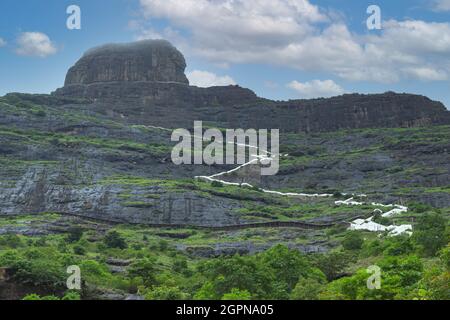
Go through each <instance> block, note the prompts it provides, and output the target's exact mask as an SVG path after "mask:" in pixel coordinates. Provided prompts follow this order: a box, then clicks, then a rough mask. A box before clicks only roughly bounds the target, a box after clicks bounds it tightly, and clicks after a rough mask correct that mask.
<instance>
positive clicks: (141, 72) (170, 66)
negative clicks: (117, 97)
mask: <svg viewBox="0 0 450 320" xmlns="http://www.w3.org/2000/svg"><path fill="white" fill-rule="evenodd" d="M185 68H186V61H185V60H184V57H183V55H182V54H181V53H180V52H179V51H178V50H177V49H176V48H175V47H173V46H172V45H171V44H170V43H169V42H167V41H164V40H144V41H139V42H134V43H127V44H108V45H104V46H101V47H97V48H94V49H91V50H89V51H88V52H86V53H85V54H84V56H83V57H82V58H81V59H80V60H79V61H78V62H77V63H76V64H75V66H73V67H72V68H70V70H69V72H68V73H67V76H66V81H65V86H71V85H88V84H92V83H98V82H137V81H152V82H176V83H183V84H189V81H188V79H187V78H186V76H185V74H184V70H185Z"/></svg>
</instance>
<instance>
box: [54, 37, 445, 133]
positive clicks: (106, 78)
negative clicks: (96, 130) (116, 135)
mask: <svg viewBox="0 0 450 320" xmlns="http://www.w3.org/2000/svg"><path fill="white" fill-rule="evenodd" d="M185 67H186V63H185V60H184V57H183V55H182V54H181V53H180V52H179V51H178V50H177V49H175V48H174V47H173V46H172V45H170V44H169V43H168V42H165V41H142V42H137V43H132V44H125V45H106V46H102V47H99V48H95V49H92V50H90V51H88V52H87V53H86V54H85V55H84V56H83V57H82V58H81V59H80V60H79V61H78V62H77V63H76V64H75V66H73V67H72V68H71V69H70V70H69V72H68V74H67V78H66V83H65V86H64V87H63V88H61V89H58V90H57V91H56V92H55V93H54V95H55V96H58V97H72V98H73V97H76V98H87V99H90V100H91V101H92V105H91V109H92V110H95V111H99V112H108V113H110V114H111V115H113V116H114V115H115V116H119V117H123V116H125V117H126V118H127V119H129V121H130V123H139V124H146V125H163V126H165V127H168V128H178V127H185V128H186V127H191V126H192V124H193V122H194V121H195V120H203V121H208V122H215V123H217V124H218V125H219V126H220V127H224V128H235V127H243V128H277V129H281V131H284V132H325V131H335V130H340V129H355V128H380V127H418V126H427V125H442V124H450V112H449V111H448V110H446V108H445V107H444V105H443V104H442V103H439V102H435V101H431V100H430V99H428V98H426V97H423V96H417V95H411V94H395V93H385V94H379V95H358V94H354V95H343V96H340V97H335V98H331V99H315V100H292V101H287V102H275V101H270V100H267V99H262V98H259V97H257V96H256V94H255V93H253V92H252V91H251V90H249V89H244V88H241V87H238V86H228V87H212V88H198V87H192V86H189V84H188V80H187V78H186V76H185V75H184V69H185Z"/></svg>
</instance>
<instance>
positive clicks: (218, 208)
mask: <svg viewBox="0 0 450 320" xmlns="http://www.w3.org/2000/svg"><path fill="white" fill-rule="evenodd" d="M142 50H144V51H145V52H147V53H148V52H151V54H149V55H147V54H145V55H142V54H141V53H142ZM149 56H151V59H152V60H151V61H147V59H148V57H149ZM121 61H126V66H128V67H127V68H124V67H121V66H122V65H121V63H120V62H121ZM92 66H95V68H94V67H92ZM185 67H186V64H185V61H184V58H183V56H182V55H181V53H179V52H178V50H176V49H175V48H173V47H172V46H171V45H170V44H168V43H166V42H145V43H138V44H135V45H130V46H129V47H127V46H125V47H122V46H119V47H116V46H104V47H100V48H97V49H94V50H92V51H90V52H88V53H87V54H86V55H85V56H84V57H82V59H81V60H80V61H79V62H77V63H76V64H75V66H74V67H73V68H71V69H70V71H69V73H68V76H67V79H66V84H65V86H64V87H63V88H61V89H58V90H56V91H55V93H53V94H52V95H30V94H19V93H11V94H8V95H5V96H4V97H1V98H0V250H1V251H2V253H0V267H5V268H6V269H7V270H9V271H8V272H12V275H11V279H12V281H9V282H8V281H7V282H2V279H1V278H0V289H1V290H0V298H7V297H9V298H11V297H13V298H17V299H18V298H22V297H23V296H24V295H26V294H29V293H38V294H41V295H47V294H55V295H60V296H61V295H62V293H63V291H64V290H62V287H61V283H59V282H58V281H60V280H61V279H60V278H61V277H62V276H61V272H60V271H61V270H60V269H61V268H62V267H64V266H65V264H64V263H65V262H64V261H66V259H68V260H70V261H71V263H76V264H80V265H82V266H84V268H85V270H89V271H87V272H86V273H87V275H88V276H87V279H85V280H86V281H87V282H88V283H89V285H90V286H89V289H88V290H86V291H85V292H84V293H83V294H84V295H85V297H90V298H95V299H124V298H126V297H128V298H130V297H131V298H136V297H137V296H136V294H137V293H139V294H138V296H143V295H146V292H147V291H148V290H150V289H149V288H153V289H152V290H154V291H152V293H151V294H153V295H157V293H155V290H156V289H155V288H162V287H164V288H165V289H164V290H169V289H170V288H176V290H178V291H176V290H175V289H174V290H175V291H174V292H172V293H173V294H174V295H175V296H176V297H177V298H186V297H187V298H193V297H194V296H196V295H197V297H198V298H216V299H217V298H218V299H220V298H222V296H223V295H224V294H226V293H229V292H230V291H232V289H235V288H237V287H239V285H238V284H235V283H234V282H233V281H236V278H233V277H232V279H231V280H229V281H230V283H233V284H235V285H236V287H230V288H228V287H226V288H222V287H220V286H219V284H218V282H220V279H219V278H220V277H219V275H220V274H221V272H222V271H223V269H221V268H225V267H224V266H226V264H227V263H228V262H227V261H229V260H227V258H220V259H214V258H215V257H219V256H226V257H230V256H233V255H235V254H241V255H243V256H244V257H242V258H239V257H234V258H230V259H231V260H232V261H233V263H236V264H237V265H240V264H242V265H245V266H246V268H248V270H250V271H248V272H246V273H245V274H246V276H248V277H250V274H252V273H253V271H254V270H259V269H258V268H262V270H266V269H265V268H269V269H270V270H272V269H273V270H272V271H270V272H274V274H276V273H277V272H279V271H280V270H278V271H277V267H276V266H275V264H272V262H270V261H272V260H274V261H275V260H277V257H278V256H284V257H288V256H289V255H292V257H293V258H292V259H293V260H295V259H297V260H298V261H297V260H295V261H297V262H298V263H299V264H301V263H304V264H305V266H307V267H306V269H307V270H309V271H308V272H307V273H308V274H309V275H310V274H316V275H317V274H319V273H320V274H321V276H318V278H317V279H313V280H314V281H315V282H316V284H317V285H318V286H319V285H320V286H322V287H323V288H322V289H323V290H325V289H324V288H325V286H327V285H328V286H330V287H327V288H328V289H327V290H325V291H326V292H327V294H329V295H331V293H330V292H332V293H333V294H337V293H336V292H335V291H333V290H337V289H336V288H335V287H333V286H335V284H333V283H334V281H338V280H339V279H340V278H342V277H345V276H347V277H351V276H356V275H357V274H358V273H357V272H356V271H357V270H359V269H360V268H365V267H366V264H367V263H366V262H367V261H366V260H369V261H371V262H373V263H375V262H376V261H378V260H380V261H381V262H380V263H381V264H382V263H388V262H386V261H384V260H382V259H383V256H384V255H388V256H397V255H396V254H394V253H392V252H394V251H396V250H397V251H399V250H400V251H401V250H404V251H402V252H401V254H400V255H402V254H411V255H415V254H419V252H420V253H423V252H422V251H423V248H422V249H421V247H420V245H422V243H421V242H420V240H417V239H416V238H414V237H415V236H414V235H413V237H412V238H410V237H409V236H405V235H403V236H401V237H399V238H398V239H397V240H395V239H394V238H392V237H391V235H392V233H391V231H392V229H389V230H388V231H385V232H379V233H374V232H369V230H368V229H365V230H362V231H360V232H357V233H353V232H350V233H349V232H348V231H347V229H348V228H349V227H352V228H355V221H357V219H368V218H374V219H375V221H376V222H377V223H378V224H379V225H381V226H385V227H389V226H397V227H398V226H399V225H400V226H401V225H403V226H405V225H406V226H409V225H411V226H412V233H413V234H414V233H415V232H416V230H418V234H420V232H421V230H422V228H423V226H424V225H425V224H426V223H428V222H427V221H426V220H424V219H425V218H424V217H428V216H429V215H431V216H432V217H434V218H436V216H437V217H438V218H439V219H441V220H439V223H438V225H437V226H435V228H437V229H439V228H441V229H442V228H443V229H442V230H444V231H442V230H441V229H439V230H440V231H439V232H440V234H439V235H440V236H441V237H443V238H444V240H443V243H444V244H440V247H439V248H438V249H441V248H442V247H443V246H444V245H445V244H446V243H447V242H448V233H445V232H448V230H447V231H445V229H446V227H447V229H448V218H449V216H450V161H449V159H450V112H449V111H447V110H446V109H445V107H444V106H443V105H442V104H441V103H439V102H435V101H431V100H430V99H428V98H426V97H422V96H417V95H411V94H395V93H385V94H379V95H359V94H353V95H344V96H340V97H335V98H331V99H315V100H292V101H286V102H279V101H269V100H266V99H262V98H259V97H257V96H256V95H255V94H254V93H253V92H251V91H250V90H248V89H243V88H240V87H236V86H230V87H213V88H197V87H192V86H189V85H188V83H187V78H186V77H185V76H184V68H185ZM143 70H147V71H148V72H143ZM195 120H203V121H204V123H206V124H207V125H208V127H217V128H220V129H223V128H239V127H242V128H267V129H270V128H279V129H280V130H281V139H280V140H281V141H280V142H281V143H280V144H281V150H280V153H281V154H282V155H283V156H282V157H281V159H280V161H281V163H280V165H281V167H280V172H279V173H278V175H276V176H271V177H260V176H258V175H256V176H255V174H254V172H252V169H254V168H253V166H247V167H244V168H243V169H242V170H238V171H235V172H233V173H230V174H223V175H221V176H220V181H212V180H208V179H198V178H196V177H199V176H200V177H207V178H208V177H211V176H213V175H215V174H218V173H221V172H226V171H229V170H231V169H233V168H235V166H225V165H224V166H218V165H214V166H207V165H183V166H176V165H174V164H173V163H172V161H171V151H172V148H173V146H174V143H172V142H171V141H170V136H171V133H172V129H176V128H179V127H182V128H191V127H192V125H193V122H194V121H195ZM213 180H214V179H213ZM211 181H212V182H211ZM233 184H234V185H233ZM246 184H250V185H251V187H249V186H247V185H246ZM349 198H353V201H354V202H356V203H355V204H354V205H348V203H346V202H345V201H346V200H348V199H349ZM342 203H344V205H342ZM389 205H390V207H389ZM403 207H406V208H407V210H406V211H405V210H404V211H402V212H400V214H398V215H397V214H393V215H390V214H388V213H389V212H391V210H392V209H395V208H403ZM383 215H384V216H383ZM438 218H436V219H438ZM431 224H432V223H431ZM76 230H78V231H76ZM80 230H81V231H80ZM408 230H409V229H408ZM111 231H116V233H113V234H114V236H112V237H113V238H114V237H115V238H114V239H113V241H112V242H113V243H111V242H108V240H105V239H108V236H110V235H111ZM117 232H118V233H117ZM422 232H423V230H422ZM424 232H425V233H426V230H425V231H424ZM79 233H81V235H80V234H79ZM77 234H78V236H79V237H78V236H77ZM355 234H357V236H356V238H357V241H358V240H361V241H363V240H362V239H364V241H363V242H364V245H363V244H361V245H357V246H356V248H351V247H352V246H351V245H350V246H347V245H346V244H345V243H346V239H347V240H348V238H349V237H350V238H351V237H352V236H354V235H355ZM379 235H380V236H381V238H379V237H378V236H379ZM67 236H69V237H72V238H73V239H72V240H73V241H72V240H71V241H66V240H67ZM378 239H382V240H381V241H380V240H378ZM114 241H116V242H114ZM121 241H122V242H124V243H125V244H124V243H122V242H121ZM347 242H348V241H347ZM436 243H438V241H437V242H436ZM279 244H281V245H283V246H282V247H276V245H279ZM343 245H344V253H342V252H341V253H342V255H341V256H339V257H340V258H339V259H341V260H342V259H344V260H348V261H347V262H348V263H347V264H345V266H344V265H343V266H342V268H340V269H339V268H338V267H337V266H336V270H334V271H333V270H332V271H330V272H329V273H327V268H326V261H325V262H324V261H322V260H320V259H331V258H335V257H334V256H333V252H335V251H336V250H342V248H343ZM274 246H275V248H274V249H270V248H272V247H274ZM284 246H285V247H284ZM377 246H378V247H377ZM286 247H287V248H289V249H290V250H288V249H287V248H286ZM269 249H270V250H269ZM14 250H16V251H14ZM33 250H38V251H39V253H36V252H38V251H36V252H35V253H36V256H37V258H36V259H32V260H33V261H34V262H36V263H40V264H39V266H40V267H42V266H43V265H47V264H48V263H50V264H52V263H53V264H52V267H51V268H48V270H51V272H54V274H53V273H51V274H47V273H45V274H46V275H48V276H49V277H50V279H47V280H48V281H47V280H45V277H44V280H42V281H44V282H43V283H39V281H37V280H36V279H33V273H32V272H31V273H29V274H28V275H27V273H26V272H24V273H22V274H21V273H20V272H19V273H18V272H17V271H18V269H20V268H19V267H18V266H19V265H20V263H18V261H19V262H20V261H22V260H27V256H28V255H32V254H33ZM277 250H278V251H277ZM355 250H356V251H355ZM358 250H359V251H358ZM421 250H422V251H421ZM447 251H448V250H447ZM14 252H15V253H14ZM387 252H389V254H387ZM437 252H438V250H437V249H436V250H435V251H434V252H432V254H431V255H428V256H426V257H425V258H423V259H422V258H421V259H422V260H420V259H419V258H417V261H416V260H414V261H412V260H411V261H410V260H407V259H406V258H405V259H406V262H405V261H403V260H402V261H400V262H399V263H400V264H401V263H404V264H405V265H406V264H408V263H411V265H413V267H414V268H415V267H417V265H418V264H420V265H421V268H423V266H422V264H427V263H431V261H432V259H431V258H430V256H431V257H437ZM447 253H448V252H447ZM303 254H311V256H312V258H311V257H310V256H308V258H306V256H303ZM348 255H350V256H351V259H350V258H348ZM400 255H398V256H400ZM49 257H51V258H49ZM222 259H223V260H222ZM233 259H234V260H233ZM239 259H242V260H239ZM252 259H255V261H253V260H252ZM336 259H337V258H336ZM398 259H400V258H398ZM411 259H412V258H411ZM414 259H416V258H414ZM430 259H431V260H430ZM447 259H448V257H447ZM51 260H54V261H53V262H49V261H51ZM11 261H12V262H11ZM268 261H269V262H268ZM302 261H303V262H302ZM383 261H384V262H383ZM408 261H409V262H408ZM34 262H33V263H34ZM350 262H351V263H350ZM434 262H435V263H436V261H434ZM221 263H223V265H221ZM136 264H137V265H136ZM208 267H210V268H211V270H213V271H211V273H208V271H207V270H208ZM413 267H411V268H413ZM24 268H25V269H26V268H27V267H26V266H25V267H24ZM30 268H31V269H32V268H34V267H33V266H31V267H30ZM36 268H38V266H36ZM146 268H148V270H147V269H146ZM252 268H253V269H252ZM271 268H272V269H271ZM405 268H409V265H408V267H405ZM439 268H441V266H440V265H439ZM44 269H47V268H44ZM306 269H305V270H306ZM318 269H319V270H318ZM26 270H28V269H26ZM34 270H36V269H34ZM55 270H59V271H55ZM143 270H144V271H143ZM146 270H147V271H146ZM155 270H157V271H158V272H159V275H158V276H155V277H154V276H150V275H149V274H148V273H147V274H146V273H145V272H149V273H152V272H153V273H154V272H155ZM193 270H195V274H196V275H197V276H198V277H203V278H202V281H203V280H205V279H207V280H208V281H210V282H211V283H214V286H217V288H216V289H214V290H216V291H214V293H211V292H209V291H208V288H206V287H201V285H200V283H201V281H194V280H192V277H194V278H195V276H194V275H193V272H194V271H193ZM221 270H222V271H221ZM251 270H253V271H251ZM28 271H29V270H28ZM266 271H267V270H266ZM49 272H50V271H49ZM214 272H217V274H215V273H214ZM264 272H265V271H264ZM299 272H300V273H301V271H299ZM420 272H423V269H421V271H420ZM394 273H395V272H394V271H392V274H393V276H394ZM447 275H448V273H447ZM272 276H273V274H272ZM51 277H55V278H57V279H58V280H57V281H56V282H52V281H53V280H54V279H53V280H52V278H51ZM302 277H303V278H305V279H306V278H308V277H307V276H306V275H303V276H302ZM418 277H419V278H418V279H416V280H415V282H413V283H411V284H409V285H410V286H411V288H413V286H416V287H414V290H416V289H417V290H419V289H418V288H419V287H418V283H419V280H420V279H422V278H423V279H425V278H426V275H425V273H423V274H422V273H421V274H420V276H418ZM430 277H431V276H430ZM442 277H445V273H443V275H442ZM167 278H171V279H172V281H169V280H167ZM300 278H301V277H300V276H299V275H297V277H296V278H295V279H294V280H292V279H287V280H286V281H285V282H283V285H286V286H287V287H286V288H284V289H282V290H281V289H280V290H281V291H280V292H281V293H280V292H277V289H276V288H277V286H276V285H275V284H274V286H273V287H270V288H264V289H262V287H258V286H256V285H255V286H256V287H251V288H247V287H245V286H247V285H248V286H250V285H249V283H251V282H252V281H253V280H255V279H253V280H251V279H248V282H246V283H245V284H242V283H241V284H240V285H241V287H239V289H242V290H244V289H248V291H249V292H250V294H252V295H253V297H254V298H258V299H259V298H261V299H267V298H272V299H273V298H276V299H278V298H289V295H290V294H292V292H293V289H294V287H295V285H296V284H297V281H298V280H299V279H300ZM319 278H320V279H319ZM325 278H326V279H325ZM308 279H309V278H308ZM423 279H422V280H421V281H423V282H426V281H428V280H426V279H425V280H423ZM444 279H445V278H444ZM34 280H36V281H37V282H38V284H39V285H36V282H34ZM266 280H267V279H266ZM266 280H264V279H259V278H258V279H257V281H259V282H258V283H264V282H265V281H266ZM272 280H273V279H272ZM272 280H271V281H272ZM45 281H47V282H45ZM205 281H206V280H205ZM255 281H256V280H255ZM267 281H268V280H267ZM273 281H275V280H273ZM273 281H272V282H273ZM280 281H281V280H280ZM283 281H284V280H283ZM311 281H312V280H311ZM355 281H356V280H355ZM430 281H431V280H430ZM444 281H445V280H444ZM421 283H422V282H421ZM139 287H143V288H144V287H145V289H142V290H138V289H139ZM219 287H220V289H218V288H219ZM398 287H399V288H400V289H398V292H395V293H392V292H388V293H386V294H387V296H385V297H382V296H380V297H378V298H386V297H388V298H389V297H391V298H402V297H403V298H405V297H408V298H411V297H410V296H407V295H408V294H416V293H415V292H416V291H414V290H412V289H411V290H409V289H407V288H408V286H402V285H398ZM168 288H169V289H168ZM161 290H162V291H164V290H163V289H161ZM211 290H213V289H211ZM427 290H431V289H427ZM169 291H170V290H169ZM222 291H223V292H222ZM325 291H323V292H325ZM164 292H165V294H167V292H166V291H164ZM430 292H431V291H430ZM147 294H150V293H148V292H147ZM277 294H279V295H277ZM396 294H397V296H395V295H396ZM417 294H418V293H417ZM433 294H434V293H433ZM202 295H203V296H202ZM389 295H391V296H389ZM392 295H394V296H392ZM431 295H432V294H431V293H430V297H431V298H433V297H432V296H431ZM323 297H326V295H325V293H324V296H323ZM362 298H370V294H368V295H367V296H364V297H362Z"/></svg>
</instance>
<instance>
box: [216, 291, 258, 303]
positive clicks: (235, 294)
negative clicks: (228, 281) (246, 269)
mask: <svg viewBox="0 0 450 320" xmlns="http://www.w3.org/2000/svg"><path fill="white" fill-rule="evenodd" d="M251 298H252V295H251V294H250V292H248V291H247V290H239V289H236V288H233V289H232V290H231V292H230V293H226V294H224V295H223V297H222V300H225V301H244V300H250V299H251Z"/></svg>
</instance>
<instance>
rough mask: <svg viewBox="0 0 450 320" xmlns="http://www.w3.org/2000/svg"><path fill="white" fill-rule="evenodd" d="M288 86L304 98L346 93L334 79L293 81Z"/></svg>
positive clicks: (327, 96) (326, 96)
mask: <svg viewBox="0 0 450 320" xmlns="http://www.w3.org/2000/svg"><path fill="white" fill-rule="evenodd" d="M287 86H288V88H291V89H293V90H295V91H296V92H297V93H298V94H299V95H300V97H301V98H304V99H311V98H329V97H333V96H337V95H341V94H343V93H345V90H344V89H343V88H342V87H341V86H339V85H338V84H337V83H336V82H334V81H333V80H323V81H322V80H312V81H308V82H304V83H302V82H298V81H292V82H290V83H289V84H288V85H287Z"/></svg>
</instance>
